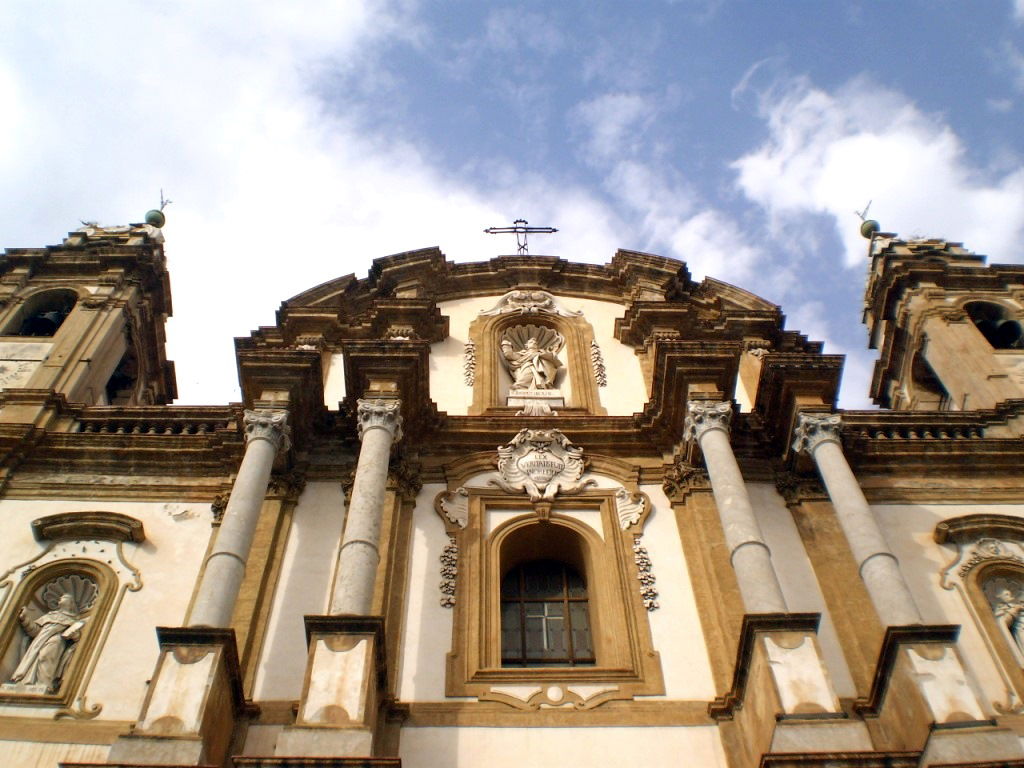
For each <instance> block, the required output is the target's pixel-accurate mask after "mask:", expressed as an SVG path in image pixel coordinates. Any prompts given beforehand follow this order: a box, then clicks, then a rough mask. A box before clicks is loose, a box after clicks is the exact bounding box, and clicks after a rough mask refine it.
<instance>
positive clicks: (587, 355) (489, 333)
mask: <svg viewBox="0 0 1024 768" xmlns="http://www.w3.org/2000/svg"><path fill="white" fill-rule="evenodd" d="M521 295H522V296H526V297H527V298H526V299H522V300H517V298H516V297H517V296H521ZM530 297H532V298H530ZM527 326H533V327H534V328H537V329H548V330H549V331H550V332H551V333H554V334H558V335H559V336H561V337H562V339H563V340H564V344H563V346H562V348H561V350H560V352H559V359H560V360H561V361H562V364H563V366H564V370H563V371H562V372H560V376H559V379H558V385H559V388H560V389H561V391H562V393H563V395H564V397H565V404H564V406H560V407H559V408H558V410H559V412H560V413H562V412H564V413H579V414H587V415H596V416H603V415H605V414H606V410H605V409H604V408H603V407H602V406H601V401H600V397H599V395H598V389H597V388H598V382H597V379H596V377H595V374H594V366H593V364H592V362H591V342H593V341H594V329H593V327H592V326H591V325H590V323H589V322H587V320H586V319H585V318H584V317H583V314H582V313H581V312H580V313H573V312H568V311H566V310H564V309H562V308H560V307H559V306H558V305H557V302H556V300H555V298H554V297H553V296H552V295H551V294H549V293H547V292H545V291H524V290H517V291H511V292H509V293H508V294H506V295H505V296H503V297H502V298H501V299H500V300H499V301H498V303H497V305H496V306H495V307H494V308H493V309H490V310H486V311H484V312H481V313H480V315H479V316H478V317H477V318H476V319H475V320H474V321H473V322H472V323H470V326H469V340H470V342H471V343H472V345H473V348H474V349H475V354H476V374H475V376H474V383H473V403H472V405H471V406H470V408H469V415H470V416H479V415H482V414H485V413H488V412H502V411H506V410H512V411H515V410H516V408H515V407H510V406H508V405H507V403H506V399H505V394H506V393H507V389H508V385H509V383H510V382H511V378H510V376H509V374H508V372H507V371H506V368H505V366H504V365H503V358H502V351H501V342H502V338H503V337H505V336H506V335H507V334H515V333H516V331H515V330H514V329H516V328H525V327H527Z"/></svg>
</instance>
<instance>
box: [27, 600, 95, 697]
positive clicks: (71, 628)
mask: <svg viewBox="0 0 1024 768" xmlns="http://www.w3.org/2000/svg"><path fill="white" fill-rule="evenodd" d="M18 622H19V623H20V624H21V627H22V629H24V630H25V633H26V634H27V635H28V636H29V637H31V638H32V641H31V642H30V643H29V645H28V648H26V649H25V652H24V654H23V655H22V657H21V659H20V660H19V661H18V666H17V667H16V668H15V670H14V674H12V675H11V682H12V683H16V684H19V685H24V686H45V690H46V692H47V693H52V692H54V691H56V690H57V689H58V688H59V687H60V681H61V678H62V677H63V676H64V670H65V669H67V666H68V662H69V661H70V660H71V656H72V654H73V653H74V650H75V646H76V645H77V643H78V640H79V638H80V637H81V636H82V628H83V627H84V626H85V622H86V620H85V619H84V618H81V617H80V613H79V609H78V606H77V605H76V604H75V599H74V598H73V597H72V596H71V594H69V593H67V592H65V593H64V594H63V595H61V596H60V599H59V600H58V601H57V607H56V609H55V610H52V611H48V612H47V613H44V614H42V615H41V616H39V617H38V618H36V619H35V620H29V619H28V618H27V617H26V613H25V608H22V609H21V610H20V611H19V612H18Z"/></svg>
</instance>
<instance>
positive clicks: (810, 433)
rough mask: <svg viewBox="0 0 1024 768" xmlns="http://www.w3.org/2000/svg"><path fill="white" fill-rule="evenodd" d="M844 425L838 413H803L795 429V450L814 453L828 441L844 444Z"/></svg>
mask: <svg viewBox="0 0 1024 768" xmlns="http://www.w3.org/2000/svg"><path fill="white" fill-rule="evenodd" d="M842 427H843V422H842V419H840V418H839V414H837V413H801V414H800V417H799V418H798V419H797V422H796V429H794V430H793V450H794V451H796V452H797V453H804V452H806V453H808V454H812V455H813V454H814V449H815V448H817V447H818V446H819V445H821V444H822V443H824V442H826V441H831V442H833V443H839V444H840V445H842V440H841V438H840V435H839V431H840V430H841V429H842Z"/></svg>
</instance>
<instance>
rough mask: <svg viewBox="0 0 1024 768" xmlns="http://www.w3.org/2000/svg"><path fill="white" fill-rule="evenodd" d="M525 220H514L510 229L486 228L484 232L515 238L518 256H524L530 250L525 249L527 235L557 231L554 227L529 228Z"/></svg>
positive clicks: (547, 233)
mask: <svg viewBox="0 0 1024 768" xmlns="http://www.w3.org/2000/svg"><path fill="white" fill-rule="evenodd" d="M527 223H528V222H527V221H526V219H516V220H515V221H514V222H513V223H512V226H511V227H488V228H487V229H485V230H484V232H486V233H487V234H488V235H511V234H514V235H515V236H516V245H517V246H519V255H520V256H526V255H528V254H529V253H530V250H529V249H528V248H527V247H526V236H527V235H531V234H533V235H550V234H551V233H552V232H557V231H558V230H557V229H555V228H554V227H530V226H527Z"/></svg>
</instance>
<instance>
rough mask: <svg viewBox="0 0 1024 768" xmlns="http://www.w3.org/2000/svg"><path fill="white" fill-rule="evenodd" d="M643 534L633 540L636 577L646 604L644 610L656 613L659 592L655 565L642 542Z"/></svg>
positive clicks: (642, 598) (641, 596) (641, 597)
mask: <svg viewBox="0 0 1024 768" xmlns="http://www.w3.org/2000/svg"><path fill="white" fill-rule="evenodd" d="M642 539H643V534H637V535H636V536H635V537H634V538H633V560H634V562H635V563H636V577H637V579H639V580H640V599H641V600H643V602H644V608H646V609H647V610H648V611H656V610H658V608H659V605H658V600H657V597H658V590H657V589H655V587H654V582H655V581H656V579H655V578H654V573H653V565H652V563H651V556H650V555H649V554H648V553H647V547H645V546H644V545H643V544H642V543H641V540H642Z"/></svg>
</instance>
